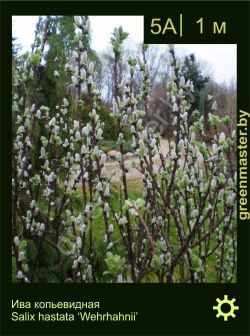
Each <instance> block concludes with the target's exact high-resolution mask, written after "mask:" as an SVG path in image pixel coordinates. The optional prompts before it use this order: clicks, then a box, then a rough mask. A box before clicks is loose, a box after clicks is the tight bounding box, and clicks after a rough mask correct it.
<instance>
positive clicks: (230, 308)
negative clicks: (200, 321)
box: [213, 295, 239, 321]
mask: <svg viewBox="0 0 250 336" xmlns="http://www.w3.org/2000/svg"><path fill="white" fill-rule="evenodd" d="M216 301H217V302H218V305H217V306H213V309H214V310H217V311H218V313H217V315H216V317H217V318H219V317H220V316H223V317H224V321H227V320H228V317H229V316H231V317H233V318H235V316H236V315H235V314H234V311H235V310H238V309H239V307H238V306H235V305H234V302H235V301H236V299H235V298H233V299H232V300H228V296H227V295H224V299H223V300H220V299H219V298H217V299H216ZM222 306H223V309H222ZM225 310H226V312H225Z"/></svg>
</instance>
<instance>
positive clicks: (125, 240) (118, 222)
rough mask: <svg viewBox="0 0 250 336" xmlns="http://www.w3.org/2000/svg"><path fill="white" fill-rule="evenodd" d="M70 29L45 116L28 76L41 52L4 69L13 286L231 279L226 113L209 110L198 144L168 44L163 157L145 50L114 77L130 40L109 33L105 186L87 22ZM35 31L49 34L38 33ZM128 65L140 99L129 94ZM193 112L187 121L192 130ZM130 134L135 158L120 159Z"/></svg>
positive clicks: (232, 181) (187, 95)
mask: <svg viewBox="0 0 250 336" xmlns="http://www.w3.org/2000/svg"><path fill="white" fill-rule="evenodd" d="M45 20H46V19H45ZM44 26H45V28H44V29H46V24H45V25H44ZM75 32H76V35H75V37H74V41H75V50H74V52H73V59H72V60H69V61H68V63H67V64H66V66H65V67H66V70H67V73H68V78H69V83H68V90H67V92H65V97H64V99H63V101H61V102H58V105H57V106H54V108H53V111H52V110H49V108H48V107H47V106H38V105H37V102H36V90H39V80H37V77H36V76H37V73H38V71H37V70H38V67H39V63H41V62H42V61H43V54H42V53H41V51H40V50H39V45H38V46H37V47H36V48H34V50H33V53H32V55H30V56H29V57H27V58H25V59H24V60H23V62H22V64H21V65H18V67H16V68H15V67H14V68H13V120H14V124H13V133H14V136H13V152H12V154H13V156H12V157H13V161H12V188H13V193H12V219H13V223H12V224H13V238H12V246H13V248H12V253H13V273H14V275H13V281H17V282H26V283H32V282H67V283H75V282H80V283H87V282H90V283H95V282H97V283H98V282H110V283H117V282H118V283H121V282H149V283H150V282H163V283H172V282H181V283H183V282H191V283H203V282H210V281H214V282H232V281H235V273H236V228H235V221H236V173H235V171H234V166H233V160H234V155H235V131H231V130H230V127H229V120H228V118H227V117H225V118H223V119H220V118H219V117H218V116H216V103H214V104H213V110H212V111H211V114H210V116H209V122H210V124H211V126H212V127H213V129H214V134H215V135H214V139H213V142H212V144H207V143H206V142H205V141H204V139H205V133H204V129H203V118H202V116H200V114H199V112H198V111H193V109H192V103H191V101H192V99H191V98H192V92H193V90H194V88H193V83H192V82H191V81H190V80H189V79H188V78H184V76H183V74H182V71H181V69H182V65H181V62H180V60H179V59H178V58H177V57H176V55H175V51H174V47H173V46H172V45H170V46H169V55H170V56H169V61H168V62H169V67H170V73H169V79H168V82H167V83H166V90H167V95H168V98H169V102H170V104H171V110H172V113H171V114H172V116H171V119H172V122H173V127H174V129H175V130H174V138H172V139H169V151H168V153H167V154H166V151H163V148H162V142H161V136H160V134H154V133H153V132H152V130H150V128H148V127H147V125H146V124H145V120H144V116H145V113H147V111H148V108H149V107H148V104H149V101H150V92H151V83H150V73H149V70H148V69H149V65H148V63H147V48H148V47H147V45H142V57H141V58H130V59H129V62H128V65H129V73H128V76H127V77H126V78H125V79H122V81H121V82H120V81H119V62H120V60H121V57H122V43H123V41H124V40H125V39H126V37H127V34H126V33H124V32H123V30H122V29H121V28H119V29H115V31H114V34H113V37H112V39H111V43H112V46H113V53H114V74H115V76H114V99H113V109H112V111H110V112H111V113H110V116H109V118H112V120H113V123H114V125H117V126H116V127H115V128H114V136H115V138H116V139H117V155H116V160H117V162H118V164H119V168H118V169H117V172H116V175H117V181H118V182H117V183H116V184H114V183H113V182H112V178H113V175H112V174H111V173H110V172H109V170H108V169H107V155H106V154H105V153H104V152H103V151H102V150H101V149H100V142H101V141H103V140H105V138H104V139H103V134H105V127H106V126H105V124H104V123H103V121H101V119H100V108H101V106H102V105H101V104H102V103H101V96H100V92H99V91H98V90H97V89H96V87H95V64H94V63H93V62H92V61H90V60H89V59H88V56H87V53H86V50H84V47H83V42H82V41H83V40H85V41H86V38H88V36H89V21H87V22H83V21H82V18H81V17H75ZM44 36H46V32H43V33H41V36H38V37H39V39H40V40H42V39H43V38H44ZM45 42H46V41H45ZM45 42H44V43H45ZM42 44H43V43H42ZM34 59H35V60H36V63H35V62H34V61H33V60H34ZM37 59H39V62H38V61H37ZM136 68H137V69H139V70H140V71H139V73H140V81H141V87H142V90H141V92H140V93H139V94H135V93H134V89H133V80H134V76H135V73H136V71H135V69H136ZM58 69H59V70H58V71H56V72H55V77H56V78H59V71H60V67H58ZM58 80H59V79H58ZM82 97H84V100H83V99H82ZM86 101H87V103H86ZM72 109H74V111H72ZM73 112H74V113H73ZM86 114H87V117H86ZM52 116H53V117H52ZM192 116H195V118H194V120H195V122H193V123H192V124H191V125H190V123H189V118H191V117H192ZM222 123H224V124H226V125H227V126H228V128H229V132H228V133H227V136H226V135H225V134H224V133H219V132H218V127H219V125H220V124H222ZM37 128H39V129H40V130H41V131H40V132H36V129H37ZM128 137H129V138H130V139H132V142H131V149H130V151H131V152H133V153H134V155H135V158H134V159H130V160H125V157H124V154H125V151H124V141H125V138H128ZM34 156H36V157H37V161H38V162H36V165H34ZM132 168H136V169H138V170H139V172H140V176H141V185H142V192H141V193H139V195H137V197H131V192H130V190H129V185H128V179H127V172H128V171H130V169H132ZM138 196H139V197H138Z"/></svg>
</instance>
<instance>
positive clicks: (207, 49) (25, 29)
mask: <svg viewBox="0 0 250 336" xmlns="http://www.w3.org/2000/svg"><path fill="white" fill-rule="evenodd" d="M89 18H90V23H91V31H92V48H93V49H94V50H96V51H97V52H100V51H103V50H105V49H106V47H107V46H108V45H109V43H110V37H111V33H112V31H113V30H114V28H115V27H117V26H122V27H123V29H124V30H125V31H126V32H128V33H129V36H130V39H131V41H133V42H134V43H142V42H143V16H89ZM37 20H38V17H37V16H13V18H12V34H13V36H14V37H16V38H17V39H18V42H19V43H20V44H21V46H22V47H23V50H24V51H26V50H30V45H31V43H32V42H33V41H34V32H35V25H36V22H37ZM175 49H176V53H177V54H178V55H179V56H183V55H185V54H190V53H194V54H195V56H196V59H197V61H199V62H201V63H202V64H204V66H205V67H206V68H208V69H209V73H210V74H211V75H212V77H213V79H214V80H215V81H216V82H218V83H224V82H225V83H229V82H230V81H231V80H233V81H236V72H237V70H236V62H237V51H236V50H237V45H236V44H176V45H175Z"/></svg>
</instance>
